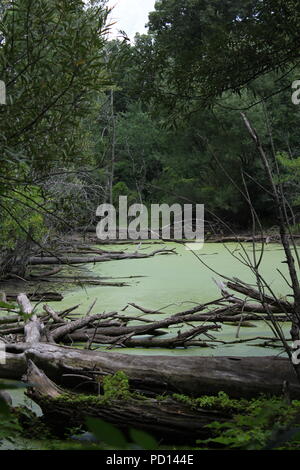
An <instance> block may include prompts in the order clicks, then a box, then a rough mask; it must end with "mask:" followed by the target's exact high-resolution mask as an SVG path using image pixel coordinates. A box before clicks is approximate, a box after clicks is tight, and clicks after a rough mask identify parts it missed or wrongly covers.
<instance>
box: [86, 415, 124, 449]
mask: <svg viewBox="0 0 300 470" xmlns="http://www.w3.org/2000/svg"><path fill="white" fill-rule="evenodd" d="M86 423H87V426H88V429H89V431H90V432H92V433H93V434H94V436H95V437H96V438H97V439H98V440H99V441H102V442H104V443H105V444H108V445H110V446H114V447H117V448H126V447H127V445H128V443H127V441H126V439H125V437H124V434H123V433H122V432H121V431H119V429H117V428H116V427H115V426H113V425H112V424H110V423H106V422H105V421H103V420H102V419H97V418H87V420H86Z"/></svg>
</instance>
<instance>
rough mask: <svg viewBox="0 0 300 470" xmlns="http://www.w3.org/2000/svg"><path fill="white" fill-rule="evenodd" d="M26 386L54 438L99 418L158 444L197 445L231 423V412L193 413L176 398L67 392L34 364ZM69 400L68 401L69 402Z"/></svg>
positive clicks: (28, 374)
mask: <svg viewBox="0 0 300 470" xmlns="http://www.w3.org/2000/svg"><path fill="white" fill-rule="evenodd" d="M24 379H25V380H26V382H27V383H30V384H34V386H33V387H30V388H29V389H28V391H27V392H26V395H28V396H29V397H30V398H31V399H32V400H33V401H35V402H36V403H37V404H38V405H39V406H40V407H41V409H42V411H43V418H42V420H43V422H44V423H46V424H47V425H48V426H49V427H50V429H52V431H53V432H54V433H55V434H59V435H63V433H64V431H65V430H66V428H67V427H68V428H70V427H73V428H77V427H83V428H86V418H87V417H92V418H100V419H103V420H105V421H106V422H110V423H112V424H113V425H115V426H117V427H118V428H121V429H124V430H126V429H128V428H135V429H141V430H143V431H146V432H149V433H151V434H152V435H154V436H155V437H157V438H158V439H159V440H163V441H165V442H172V443H174V442H178V443H181V444H187V443H191V444H192V443H195V442H196V440H197V439H204V438H206V437H208V436H209V435H210V434H211V431H210V430H209V429H208V428H207V425H208V424H210V423H212V422H214V421H216V420H218V421H219V422H223V421H225V420H226V421H228V420H229V419H230V418H231V417H232V411H231V412H230V411H229V410H228V409H227V410H224V409H223V410H214V409H211V410H210V409H204V408H203V409H200V408H199V409H196V410H195V409H192V407H191V406H188V405H186V404H183V403H182V402H179V401H177V400H175V399H174V398H170V397H169V398H165V399H163V400H162V399H160V400H159V399H154V398H146V397H142V396H141V398H138V397H133V396H129V397H128V398H126V399H125V398H117V399H110V400H109V402H107V401H104V400H103V399H101V396H100V397H97V396H95V397H85V396H84V395H82V394H81V395H79V396H78V395H76V394H74V393H70V392H67V391H66V390H63V389H62V388H60V387H58V386H57V385H56V384H55V383H54V382H52V381H51V380H50V379H49V378H48V377H47V376H46V375H45V374H44V373H43V372H42V371H41V370H40V369H38V368H37V367H36V366H35V364H34V363H33V362H32V361H29V365H28V370H27V373H26V377H25V378H24ZM66 397H67V399H66Z"/></svg>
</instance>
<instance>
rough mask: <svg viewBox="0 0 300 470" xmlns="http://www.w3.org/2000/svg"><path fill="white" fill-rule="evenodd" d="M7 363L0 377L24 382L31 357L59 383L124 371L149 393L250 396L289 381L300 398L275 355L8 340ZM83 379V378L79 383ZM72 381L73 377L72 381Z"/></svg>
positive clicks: (285, 364) (274, 391)
mask: <svg viewBox="0 0 300 470" xmlns="http://www.w3.org/2000/svg"><path fill="white" fill-rule="evenodd" d="M5 347H6V363H5V364H3V365H0V378H7V379H8V378H11V379H15V380H20V378H21V376H22V375H23V374H24V373H25V372H26V367H27V366H26V363H27V360H28V359H31V360H32V361H33V362H34V363H35V364H36V365H37V367H39V368H41V369H42V370H43V371H44V372H45V373H46V375H47V376H48V377H49V378H51V379H52V380H54V381H55V382H56V383H58V384H61V383H65V384H66V383H67V382H66V381H67V378H66V377H64V374H80V375H84V376H87V377H90V378H93V379H94V380H95V377H98V376H101V375H102V376H103V375H105V374H115V373H116V372H117V371H120V370H122V371H124V372H125V374H126V375H127V376H128V378H129V383H130V385H131V387H132V388H133V389H135V390H142V391H147V392H149V393H165V392H167V393H183V394H187V395H191V396H201V395H217V394H218V393H219V391H224V392H226V393H227V394H228V395H229V396H230V397H235V398H240V397H245V398H251V397H256V396H258V395H260V394H262V393H263V394H266V395H278V396H279V395H280V394H281V392H282V385H283V382H284V381H286V382H289V384H290V391H291V397H292V398H295V399H299V398H300V385H299V383H298V381H297V377H296V375H295V372H294V369H293V367H292V365H291V363H290V361H289V360H288V359H285V358H280V357H276V356H271V357H199V356H187V357H186V356H185V357H173V356H141V355H135V356H132V355H128V354H117V353H112V352H102V351H89V350H82V349H75V348H68V347H66V346H64V347H61V346H56V345H52V344H47V343H39V344H36V345H27V344H11V345H10V344H7V345H6V346H5ZM80 381H82V379H80V380H79V382H80ZM73 383H74V381H73Z"/></svg>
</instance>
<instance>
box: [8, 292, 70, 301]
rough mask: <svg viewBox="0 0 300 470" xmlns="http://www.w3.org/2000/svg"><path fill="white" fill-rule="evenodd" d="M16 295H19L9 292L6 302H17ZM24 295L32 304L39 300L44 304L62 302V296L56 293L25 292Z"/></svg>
mask: <svg viewBox="0 0 300 470" xmlns="http://www.w3.org/2000/svg"><path fill="white" fill-rule="evenodd" d="M18 295H19V293H12V292H9V293H7V294H6V296H7V300H9V301H10V300H13V301H14V300H17V298H18ZM26 295H27V297H28V298H30V300H31V301H33V302H35V301H39V300H44V301H45V302H60V301H61V300H63V296H62V294H59V293H58V292H27V293H26Z"/></svg>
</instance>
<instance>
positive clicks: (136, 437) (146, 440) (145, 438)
mask: <svg viewBox="0 0 300 470" xmlns="http://www.w3.org/2000/svg"><path fill="white" fill-rule="evenodd" d="M130 437H131V439H132V440H133V442H135V443H136V444H137V445H138V446H140V447H141V448H142V449H144V450H155V449H157V448H158V442H157V440H156V439H155V438H154V437H152V436H151V435H150V434H148V433H146V432H144V431H140V430H137V429H130Z"/></svg>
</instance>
